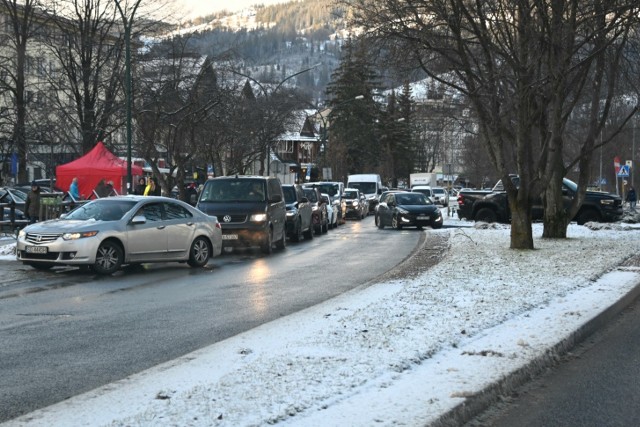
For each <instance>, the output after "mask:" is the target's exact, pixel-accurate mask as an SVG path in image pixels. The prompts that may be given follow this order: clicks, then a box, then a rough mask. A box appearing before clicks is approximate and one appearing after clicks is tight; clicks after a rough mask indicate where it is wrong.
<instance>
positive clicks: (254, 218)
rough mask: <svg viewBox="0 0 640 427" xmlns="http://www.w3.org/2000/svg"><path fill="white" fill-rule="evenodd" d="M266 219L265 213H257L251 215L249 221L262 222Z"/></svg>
mask: <svg viewBox="0 0 640 427" xmlns="http://www.w3.org/2000/svg"><path fill="white" fill-rule="evenodd" d="M266 220H267V214H266V213H259V214H253V215H251V221H253V222H264V221H266Z"/></svg>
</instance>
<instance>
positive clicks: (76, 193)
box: [69, 177, 80, 200]
mask: <svg viewBox="0 0 640 427" xmlns="http://www.w3.org/2000/svg"><path fill="white" fill-rule="evenodd" d="M69 194H70V195H71V197H73V199H74V200H80V190H79V189H78V178H77V177H74V178H73V179H72V180H71V185H70V186H69Z"/></svg>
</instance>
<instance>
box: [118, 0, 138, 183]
mask: <svg viewBox="0 0 640 427" xmlns="http://www.w3.org/2000/svg"><path fill="white" fill-rule="evenodd" d="M141 2H142V0H137V1H136V2H135V3H134V4H133V8H132V9H131V15H130V16H128V17H127V14H126V13H125V10H124V9H122V7H121V6H120V0H115V4H116V7H117V8H118V12H119V13H120V17H121V18H122V25H123V26H124V51H125V55H124V73H125V85H124V93H125V102H126V111H127V113H126V114H127V116H126V126H127V193H129V192H130V191H131V190H132V189H133V176H132V173H131V139H132V130H131V104H132V78H131V26H132V25H133V17H134V16H135V14H136V10H138V6H140V3H141Z"/></svg>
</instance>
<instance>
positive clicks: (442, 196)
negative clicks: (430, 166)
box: [431, 187, 449, 208]
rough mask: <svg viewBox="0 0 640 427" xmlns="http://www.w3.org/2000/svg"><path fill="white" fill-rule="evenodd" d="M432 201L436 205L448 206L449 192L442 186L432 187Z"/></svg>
mask: <svg viewBox="0 0 640 427" xmlns="http://www.w3.org/2000/svg"><path fill="white" fill-rule="evenodd" d="M431 191H432V192H433V196H432V198H433V201H434V203H435V204H437V205H442V206H444V207H445V208H446V207H447V206H449V192H448V191H447V190H445V189H444V188H442V187H433V188H432V189H431Z"/></svg>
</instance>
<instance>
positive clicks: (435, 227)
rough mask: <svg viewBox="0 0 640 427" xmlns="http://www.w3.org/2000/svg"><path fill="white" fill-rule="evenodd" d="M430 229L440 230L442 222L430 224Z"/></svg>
mask: <svg viewBox="0 0 640 427" xmlns="http://www.w3.org/2000/svg"><path fill="white" fill-rule="evenodd" d="M431 228H433V229H434V230H437V229H438V228H442V221H441V222H432V223H431Z"/></svg>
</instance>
